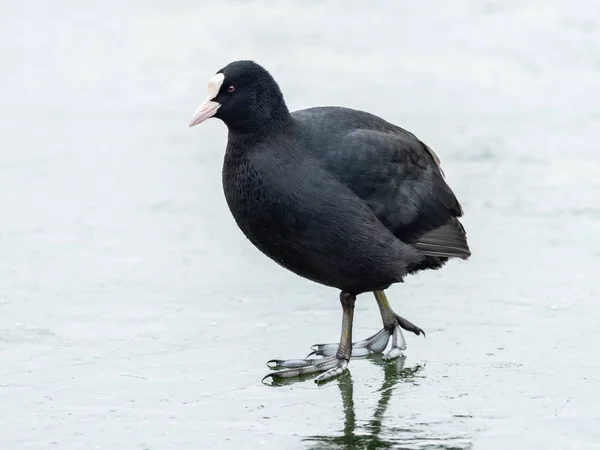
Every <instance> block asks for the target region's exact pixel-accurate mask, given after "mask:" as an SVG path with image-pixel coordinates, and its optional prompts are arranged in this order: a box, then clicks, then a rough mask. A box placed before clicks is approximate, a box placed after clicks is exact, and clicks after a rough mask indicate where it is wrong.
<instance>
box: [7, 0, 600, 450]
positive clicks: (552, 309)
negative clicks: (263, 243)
mask: <svg viewBox="0 0 600 450" xmlns="http://www.w3.org/2000/svg"><path fill="white" fill-rule="evenodd" d="M0 11H1V13H0V55H1V61H2V70H1V71H0V105H2V107H1V108H0V211H1V212H2V214H1V216H2V219H1V220H0V255H1V257H0V359H1V361H2V364H1V366H0V395H1V397H0V398H1V401H0V448H2V449H10V450H21V449H52V448H57V449H61V450H63V449H64V450H75V449H83V448H85V449H96V448H99V449H110V450H116V449H118V450H120V449H123V450H132V449H140V450H141V449H149V450H156V449H215V450H226V449H261V448H265V449H266V448H282V449H345V448H349V449H387V448H390V449H392V448H393V449H427V450H434V449H477V450H479V449H481V450H496V449H497V450H505V449H507V448H515V449H528V450H534V449H544V450H546V449H549V448H557V449H563V450H566V449H579V450H582V449H586V450H587V449H599V448H600V410H599V408H598V405H600V352H599V351H598V348H597V347H596V345H598V343H599V342H600V326H599V323H600V313H599V312H598V311H599V309H598V296H599V294H600V283H599V281H598V277H599V275H598V274H599V269H600V233H599V232H598V231H599V230H600V153H599V152H600V150H599V149H598V141H599V139H600V106H599V105H600V56H599V55H600V4H599V3H597V2H594V1H591V0H583V1H582V2H580V3H578V4H577V7H575V5H574V4H573V2H567V1H566V0H565V1H558V0H544V1H541V0H537V1H536V0H528V1H525V2H519V1H516V0H508V1H504V2H500V1H491V0H488V1H480V0H463V1H455V2H443V1H441V0H436V1H433V0H426V1H423V2H411V3H410V4H409V3H406V2H397V3H396V4H393V3H392V2H385V3H384V2H374V3H372V4H370V5H369V6H367V4H366V3H365V4H363V3H361V2H341V1H331V2H319V1H309V2H293V1H282V2H266V1H258V0H252V1H247V2H242V1H223V2H193V1H190V0H175V1H166V0H157V1H154V2H142V1H141V0H133V1H132V2H130V3H126V2H122V1H114V0H106V1H103V2H95V3H94V2H75V1H72V0H62V1H59V2H45V1H42V0H27V1H23V2H16V1H9V0H0ZM235 59H255V60H256V61H258V62H259V63H261V64H263V65H264V66H265V67H266V68H267V69H268V70H270V71H271V72H272V73H273V75H274V76H275V78H276V79H277V80H278V82H279V83H280V86H281V88H282V90H283V92H284V94H285V96H286V100H287V102H288V105H289V107H290V109H299V108H304V107H308V106H314V105H344V106H349V107H354V108H359V109H365V110H368V111H371V112H373V113H376V114H378V115H381V116H382V117H384V118H386V119H387V120H390V121H392V122H395V123H397V124H399V125H402V126H404V127H405V128H408V129H409V130H411V131H413V132H414V133H416V134H417V135H418V136H419V137H420V138H421V139H423V140H424V141H425V142H426V143H428V144H429V145H430V146H431V147H433V148H434V149H435V150H436V152H437V153H438V155H439V156H440V158H441V160H442V164H443V168H444V170H445V172H446V176H447V178H448V180H449V183H450V185H451V186H452V187H453V189H454V190H455V192H456V194H457V196H458V197H459V199H460V200H461V202H462V204H463V206H464V209H465V211H466V215H465V218H464V224H465V226H466V228H467V230H468V233H469V239H470V244H471V248H472V251H473V256H472V258H471V259H470V260H469V261H467V262H462V261H458V262H453V263H451V264H448V265H447V266H446V267H445V268H444V270H442V271H438V272H428V273H423V274H420V275H418V276H415V277H411V278H410V279H408V280H407V282H406V283H404V284H403V285H399V286H394V287H393V288H392V289H390V290H389V291H388V296H389V298H390V301H391V302H392V304H393V306H394V308H395V309H396V311H397V312H398V313H400V314H401V315H403V316H405V317H407V318H408V319H410V320H412V321H414V322H415V323H416V324H417V325H419V326H421V327H423V328H424V329H425V331H426V332H427V338H426V339H423V338H417V337H415V336H412V335H410V336H407V340H408V350H407V351H406V352H405V353H406V359H405V360H404V361H398V362H396V363H388V364H384V363H383V362H382V361H380V360H379V359H377V358H372V359H359V360H353V361H352V362H351V364H350V374H349V375H347V376H344V377H342V378H340V379H339V380H336V381H333V382H331V383H328V384H326V385H325V386H322V387H319V386H316V385H315V384H314V383H313V382H312V381H310V380H308V381H303V382H296V383H286V384H283V385H278V386H268V385H263V384H261V383H260V380H261V378H262V376H263V375H265V374H266V373H267V371H268V369H267V367H266V366H265V362H266V361H267V360H269V359H271V358H296V357H303V356H305V355H306V354H307V353H308V351H309V349H310V345H312V344H315V343H319V342H329V341H331V342H333V341H336V340H337V339H338V335H339V327H340V320H341V310H340V307H339V302H338V293H337V292H335V291H334V290H332V289H327V288H324V287H321V286H318V285H315V284H313V283H311V282H308V281H305V280H302V279H300V278H298V277H296V276H294V275H292V274H290V273H288V272H286V271H284V270H283V269H281V268H279V267H278V266H277V265H276V264H275V263H273V262H271V261H270V260H268V259H267V258H265V257H264V256H263V255H262V254H260V253H259V252H258V251H257V250H255V249H254V248H253V247H252V246H251V244H249V243H248V242H247V241H246V240H245V238H244V237H243V236H242V234H241V232H240V231H239V230H238V229H237V227H236V226H235V223H234V222H233V219H232V218H231V216H230V214H229V211H228V210H227V207H226V205H225V200H224V198H223V194H222V190H221V163H222V158H223V153H224V146H225V142H226V130H225V127H224V126H223V125H222V124H221V123H220V122H218V121H210V122H208V123H206V124H203V125H202V126H200V127H197V128H194V129H192V130H189V129H188V128H187V125H188V120H189V117H190V115H191V113H192V112H193V110H194V108H195V107H196V106H197V104H198V103H199V101H200V100H202V98H203V96H204V93H205V89H206V82H207V80H208V78H209V77H210V76H211V75H212V74H213V73H214V72H215V71H216V70H218V69H219V68H221V67H222V66H224V65H225V64H226V63H228V62H230V61H232V60H235ZM356 306H357V310H356V319H355V336H357V337H365V336H368V335H370V334H372V333H373V332H375V331H376V330H378V329H379V328H380V319H379V313H378V310H377V307H376V304H375V302H374V300H373V298H372V296H370V295H363V296H361V297H359V299H358V301H357V304H356Z"/></svg>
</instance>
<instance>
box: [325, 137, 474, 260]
mask: <svg viewBox="0 0 600 450" xmlns="http://www.w3.org/2000/svg"><path fill="white" fill-rule="evenodd" d="M338 142H339V145H336V147H335V148H333V147H332V148H329V149H327V151H325V152H323V153H322V154H321V157H320V160H321V163H322V164H323V165H324V167H325V168H326V169H328V170H329V171H331V172H333V173H334V174H335V175H336V176H337V177H338V178H339V179H340V180H341V181H342V182H344V184H346V185H347V186H348V187H350V188H351V189H352V190H353V191H354V192H355V193H356V194H357V195H358V196H359V197H360V198H361V199H363V200H364V201H365V202H367V203H368V204H369V206H370V207H371V208H372V209H373V210H374V211H375V214H376V215H377V217H378V218H379V220H381V221H382V222H383V224H384V225H385V226H386V227H388V228H389V229H390V230H391V231H392V232H393V233H394V235H395V236H396V237H398V238H399V239H400V240H402V241H404V242H406V243H409V244H413V245H415V247H417V248H419V249H420V250H421V251H423V252H424V253H425V254H427V255H430V256H441V257H460V258H466V257H468V256H469V255H470V251H469V248H468V245H467V241H466V235H465V231H464V228H463V227H462V225H461V224H460V222H458V220H457V219H456V218H457V217H460V216H462V213H463V212H462V208H461V205H460V203H459V202H458V200H457V199H456V196H455V195H454V193H453V192H452V190H451V189H450V187H449V186H448V184H447V183H446V181H445V180H444V175H443V173H442V171H441V168H440V164H439V159H438V158H437V156H436V155H435V153H434V152H433V150H431V149H430V148H429V147H427V146H426V145H425V144H423V143H422V142H421V141H420V140H419V139H417V138H416V137H415V136H414V135H413V134H411V133H409V132H408V131H404V130H402V129H400V130H393V131H375V130H364V129H359V130H354V131H351V132H349V133H348V134H346V135H345V136H344V137H343V138H342V140H341V142H340V141H338Z"/></svg>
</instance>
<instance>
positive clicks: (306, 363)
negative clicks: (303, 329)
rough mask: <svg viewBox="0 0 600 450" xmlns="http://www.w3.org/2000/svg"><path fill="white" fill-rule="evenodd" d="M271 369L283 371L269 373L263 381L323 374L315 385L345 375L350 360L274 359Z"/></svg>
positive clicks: (333, 358) (334, 358) (271, 362)
mask: <svg viewBox="0 0 600 450" xmlns="http://www.w3.org/2000/svg"><path fill="white" fill-rule="evenodd" d="M267 366H269V368H270V369H281V370H277V371H275V372H271V373H268V374H267V375H265V376H264V378H263V379H262V380H261V381H263V382H264V381H265V380H266V379H267V378H273V379H276V378H291V377H296V376H299V375H307V374H311V373H317V372H323V373H322V374H321V375H319V376H318V377H317V378H315V383H322V382H324V381H328V380H330V379H332V378H334V377H336V376H338V375H341V374H342V373H344V372H345V371H346V370H347V368H348V360H346V359H338V358H337V356H328V357H325V358H318V359H288V360H283V359H272V360H270V361H268V362H267Z"/></svg>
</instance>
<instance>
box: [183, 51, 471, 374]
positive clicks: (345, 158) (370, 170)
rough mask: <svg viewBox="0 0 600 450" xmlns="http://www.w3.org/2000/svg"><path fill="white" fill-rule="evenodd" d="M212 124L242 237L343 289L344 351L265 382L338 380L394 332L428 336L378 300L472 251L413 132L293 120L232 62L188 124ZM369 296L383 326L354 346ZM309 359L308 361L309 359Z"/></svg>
mask: <svg viewBox="0 0 600 450" xmlns="http://www.w3.org/2000/svg"><path fill="white" fill-rule="evenodd" d="M210 117H216V118H218V119H221V120H222V121H223V122H224V123H225V125H226V126H227V128H228V131H229V133H228V139H227V148H226V152H225V158H224V163H223V173H222V175H223V189H224V192H225V198H226V201H227V204H228V206H229V209H230V211H231V213H232V215H233V217H234V219H235V221H236V223H237V225H238V226H239V228H240V229H241V230H242V232H243V233H244V235H245V236H246V237H247V238H248V239H249V240H250V242H252V244H254V245H255V246H256V247H257V248H258V249H259V250H260V251H261V252H263V253H264V254H265V255H267V256H268V257H269V258H271V259H273V260H274V261H276V262H277V263H278V264H280V265H281V266H283V267H285V268H286V269H288V270H290V271H292V272H294V273H296V274H297V275H299V276H301V277H304V278H307V279H309V280H312V281H315V282H317V283H320V284H323V285H326V286H330V287H333V288H337V289H339V290H340V291H341V292H340V301H341V304H342V309H343V321H342V333H341V338H340V342H339V344H318V345H315V346H313V352H312V353H311V355H312V354H315V355H317V356H322V358H313V359H295V360H271V361H269V363H268V364H269V365H270V367H271V368H273V369H279V370H277V371H275V372H272V373H270V374H268V375H267V376H266V377H265V378H267V377H274V378H277V377H282V378H287V377H292V376H297V375H301V374H306V373H314V372H323V373H321V374H320V375H319V376H318V377H317V378H316V381H317V382H320V381H325V380H328V379H330V378H333V377H335V376H336V375H339V374H341V373H343V372H344V371H345V370H346V368H347V366H348V362H349V360H350V356H361V355H367V354H370V353H382V352H383V351H384V350H385V348H386V346H387V344H388V341H389V338H390V337H392V347H391V349H390V350H389V352H388V353H387V354H386V355H385V358H386V359H392V358H396V357H398V356H400V355H401V350H404V349H405V348H406V345H405V341H404V337H403V336H402V332H401V330H400V328H403V329H405V330H407V331H411V332H413V333H415V334H417V335H420V334H424V332H423V330H422V329H421V328H419V327H417V326H416V325H414V324H413V323H411V322H410V321H408V320H406V319H404V318H403V317H401V316H399V315H398V314H396V313H395V312H394V311H393V310H392V308H391V306H390V304H389V302H388V300H387V298H386V295H385V293H384V290H385V289H386V288H388V287H389V286H390V285H392V284H394V283H399V282H402V281H403V280H404V278H405V277H406V276H407V275H409V274H412V273H415V272H417V271H421V270H427V269H439V268H440V267H442V266H443V265H444V264H445V263H446V261H447V260H448V259H450V258H461V259H467V258H468V257H469V256H470V254H471V252H470V250H469V246H468V244H467V238H466V233H465V229H464V228H463V226H462V225H461V223H460V222H459V221H458V219H457V218H458V217H460V216H462V214H463V211H462V208H461V205H460V204H459V202H458V200H457V199H456V197H455V195H454V193H453V192H452V190H451V189H450V187H449V186H448V184H447V183H446V181H445V179H444V174H443V172H442V170H441V168H440V162H439V159H438V157H437V156H436V154H435V153H434V152H433V150H432V149H431V148H430V147H428V146H427V145H426V144H424V143H423V142H422V141H420V140H419V139H418V138H417V137H416V136H415V135H414V134H412V133H410V132H409V131H406V130H404V129H403V128H400V127H399V126H396V125H393V124H391V123H389V122H387V121H385V120H383V119H382V118H380V117H377V116H375V115H372V114H370V113H367V112H364V111H357V110H353V109H348V108H343V107H315V108H308V109H304V110H300V111H295V112H292V113H290V112H289V110H288V108H287V106H286V103H285V101H284V98H283V94H282V93H281V90H280V88H279V86H278V84H277V83H276V81H275V80H274V79H273V77H272V76H271V75H270V74H269V72H268V71H267V70H265V69H264V68H263V67H261V66H260V65H258V64H256V63H255V62H253V61H235V62H232V63H230V64H228V65H227V66H225V67H224V68H222V69H221V70H219V71H218V72H217V73H216V74H215V75H214V76H213V77H212V78H211V79H210V81H209V83H208V95H207V97H206V99H205V100H204V101H203V102H202V104H201V105H200V106H199V107H198V109H197V110H196V112H195V113H194V115H193V117H192V119H191V121H190V124H189V125H190V127H192V126H195V125H197V124H199V123H201V122H203V121H205V120H207V119H209V118H210ZM365 292H373V293H374V295H375V299H376V301H377V304H378V306H379V310H380V313H381V318H382V321H383V329H382V330H381V331H379V332H378V333H376V334H374V335H373V336H371V337H369V338H367V339H365V340H363V341H359V342H355V343H352V320H353V316H354V303H355V300H356V296H357V295H359V294H362V293H365ZM309 356H310V355H309Z"/></svg>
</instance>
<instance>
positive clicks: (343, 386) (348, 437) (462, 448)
mask: <svg viewBox="0 0 600 450" xmlns="http://www.w3.org/2000/svg"><path fill="white" fill-rule="evenodd" d="M367 359H368V360H369V361H371V362H372V363H373V364H376V365H378V366H381V367H382V368H383V371H384V380H383V383H382V385H381V388H380V389H378V390H377V393H378V394H379V395H380V397H379V400H378V402H377V406H376V407H375V409H374V411H373V416H372V418H371V419H370V420H369V421H368V422H367V423H366V424H364V425H358V426H357V420H356V413H355V409H354V395H353V383H352V376H351V374H350V373H346V374H345V375H344V376H342V377H340V378H339V379H338V380H336V381H337V383H338V387H339V389H340V394H341V397H342V404H343V408H344V429H343V431H342V433H341V434H339V435H336V436H323V435H317V436H311V437H308V438H306V439H305V442H308V443H310V446H309V448H310V449H315V450H317V449H318V450H338V449H340V450H341V449H344V450H381V449H398V450H416V449H418V450H468V449H470V448H471V445H470V444H465V445H462V444H457V442H451V443H450V442H449V443H447V444H444V443H439V441H440V440H449V441H456V440H457V439H458V438H457V439H452V438H447V437H446V438H434V437H432V436H430V437H419V435H422V434H423V431H422V430H416V429H415V430H413V429H410V428H398V427H393V428H390V427H385V428H384V427H383V426H382V421H383V419H384V415H385V412H386V410H387V408H388V406H389V403H390V400H391V398H392V393H393V391H394V388H395V387H396V386H397V385H398V384H399V383H414V382H415V380H416V379H417V378H419V377H420V375H419V374H420V372H422V370H423V369H424V366H423V365H419V364H417V365H415V366H414V367H407V368H405V367H404V363H405V361H406V357H401V358H399V359H397V360H396V361H392V362H386V361H382V359H381V357H380V356H372V357H369V358H367ZM382 431H383V435H382ZM427 441H436V442H435V443H428V442H427Z"/></svg>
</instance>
